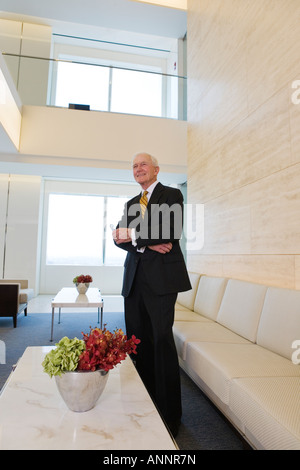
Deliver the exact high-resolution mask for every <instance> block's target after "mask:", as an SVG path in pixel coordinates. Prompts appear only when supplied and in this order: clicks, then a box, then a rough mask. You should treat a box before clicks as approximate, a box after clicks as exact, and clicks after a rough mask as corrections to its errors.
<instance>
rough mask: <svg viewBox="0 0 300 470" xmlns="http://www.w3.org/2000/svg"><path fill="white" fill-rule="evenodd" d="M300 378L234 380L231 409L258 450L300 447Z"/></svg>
mask: <svg viewBox="0 0 300 470" xmlns="http://www.w3.org/2000/svg"><path fill="white" fill-rule="evenodd" d="M299 397H300V378H299V377H259V378H258V377H251V378H242V379H234V380H233V381H232V383H231V389H230V403H229V407H230V410H231V411H232V412H233V414H234V416H235V417H236V418H237V419H238V420H239V421H241V422H242V423H243V424H244V432H245V435H246V437H247V438H248V439H250V441H251V442H254V443H256V445H257V446H258V448H259V449H267V450H300V420H299V416H300V400H299Z"/></svg>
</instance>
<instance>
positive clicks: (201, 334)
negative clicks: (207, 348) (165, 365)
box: [173, 313, 251, 360]
mask: <svg viewBox="0 0 300 470" xmlns="http://www.w3.org/2000/svg"><path fill="white" fill-rule="evenodd" d="M195 315H198V317H199V318H200V319H202V321H201V322H198V323H191V322H179V323H177V322H176V323H175V324H174V326H173V333H174V339H175V344H176V348H177V352H178V355H179V357H181V358H182V359H183V360H185V359H186V349H187V345H188V343H189V342H191V341H204V342H206V341H209V342H221V343H249V344H251V343H250V342H249V341H247V340H246V339H245V338H242V336H239V335H237V334H236V333H233V332H232V331H230V330H228V328H225V327H224V326H222V325H220V324H219V323H216V322H214V321H212V320H209V319H208V318H206V317H203V316H201V315H199V314H198V313H196V314H195Z"/></svg>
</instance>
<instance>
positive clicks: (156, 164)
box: [132, 152, 159, 166]
mask: <svg viewBox="0 0 300 470" xmlns="http://www.w3.org/2000/svg"><path fill="white" fill-rule="evenodd" d="M138 155H147V156H148V157H149V158H150V159H151V162H152V164H153V166H159V164H158V160H157V158H155V157H153V155H150V153H147V152H138V153H136V154H135V155H134V157H133V159H132V161H134V159H135V158H136V157H137V156H138Z"/></svg>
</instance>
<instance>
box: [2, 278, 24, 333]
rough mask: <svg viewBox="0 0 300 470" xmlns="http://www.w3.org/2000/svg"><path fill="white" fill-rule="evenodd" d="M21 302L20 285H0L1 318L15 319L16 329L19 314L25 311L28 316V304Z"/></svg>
mask: <svg viewBox="0 0 300 470" xmlns="http://www.w3.org/2000/svg"><path fill="white" fill-rule="evenodd" d="M2 282H3V281H2ZM19 300H20V284H18V283H15V284H12V283H7V284H5V283H0V317H13V324H14V328H16V327H17V316H18V314H19V313H22V312H23V311H24V315H25V316H27V302H24V303H20V302H19Z"/></svg>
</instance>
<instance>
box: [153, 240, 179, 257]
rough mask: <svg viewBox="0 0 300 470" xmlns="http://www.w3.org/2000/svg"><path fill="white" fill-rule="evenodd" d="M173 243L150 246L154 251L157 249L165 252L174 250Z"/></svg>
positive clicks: (162, 252)
mask: <svg viewBox="0 0 300 470" xmlns="http://www.w3.org/2000/svg"><path fill="white" fill-rule="evenodd" d="M172 247H173V245H172V243H171V242H169V243H161V244H160V245H150V246H148V248H149V249H150V250H153V251H157V252H158V253H161V254H163V255H164V254H165V253H169V252H170V251H171V250H172Z"/></svg>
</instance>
